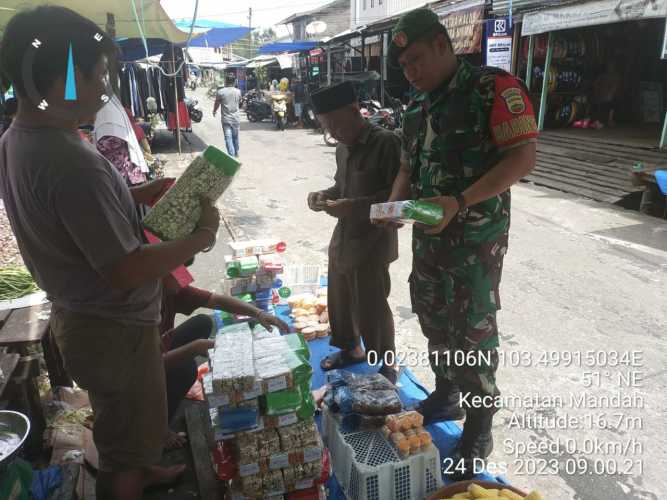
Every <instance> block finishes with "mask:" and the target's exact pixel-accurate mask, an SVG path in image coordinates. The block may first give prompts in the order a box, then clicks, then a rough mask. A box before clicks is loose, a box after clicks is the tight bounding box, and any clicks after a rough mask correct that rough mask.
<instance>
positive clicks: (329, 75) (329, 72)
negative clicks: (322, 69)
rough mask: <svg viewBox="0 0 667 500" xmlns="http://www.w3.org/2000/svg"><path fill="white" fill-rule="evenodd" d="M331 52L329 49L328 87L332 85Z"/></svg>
mask: <svg viewBox="0 0 667 500" xmlns="http://www.w3.org/2000/svg"><path fill="white" fill-rule="evenodd" d="M331 76H332V75H331V50H330V49H327V85H331V80H332V78H331Z"/></svg>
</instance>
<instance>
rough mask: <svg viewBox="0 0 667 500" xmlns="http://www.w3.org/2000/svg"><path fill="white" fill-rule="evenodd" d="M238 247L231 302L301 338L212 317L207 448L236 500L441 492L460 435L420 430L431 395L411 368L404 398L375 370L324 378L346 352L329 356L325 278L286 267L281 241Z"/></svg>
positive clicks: (451, 427)
mask: <svg viewBox="0 0 667 500" xmlns="http://www.w3.org/2000/svg"><path fill="white" fill-rule="evenodd" d="M230 247H231V254H230V255H229V256H228V257H227V258H226V269H227V276H228V277H227V278H226V279H224V280H223V284H222V290H223V292H224V293H228V294H232V295H234V296H236V297H237V298H240V299H241V300H245V301H248V302H253V303H254V304H255V305H256V306H258V307H260V308H262V309H264V310H266V311H269V312H272V313H274V314H276V315H278V316H279V317H280V318H281V319H283V320H284V321H285V322H287V323H288V324H289V325H290V328H291V331H292V332H293V333H290V334H288V335H283V336H280V334H279V333H278V332H277V331H270V332H269V331H266V330H264V329H263V328H262V327H259V326H258V327H255V328H252V325H249V324H248V323H247V322H246V321H247V318H242V317H234V316H231V315H229V314H225V313H216V314H215V316H214V317H215V319H216V323H217V327H218V333H217V335H216V345H215V348H214V349H213V350H212V351H211V352H210V365H209V368H208V369H209V373H208V374H206V375H205V376H204V379H203V380H204V388H205V393H206V398H207V403H208V405H209V407H210V417H211V418H210V425H211V428H212V432H211V435H212V440H213V441H212V443H210V445H209V446H211V447H212V453H211V455H212V461H213V464H214V467H215V470H216V473H217V476H218V479H219V480H220V481H222V482H223V483H224V485H225V486H226V487H227V488H228V490H227V491H228V492H231V493H230V494H231V497H232V498H238V499H242V498H257V497H263V496H266V495H270V494H285V495H287V498H318V496H317V494H318V493H317V492H318V486H321V485H325V486H326V488H327V490H328V498H340V499H342V498H353V499H360V500H361V499H373V498H378V499H380V498H381V499H384V498H424V497H426V496H428V495H430V494H432V493H433V492H435V491H436V490H438V488H440V487H441V486H442V485H443V477H442V476H441V463H442V459H444V458H445V457H448V456H451V455H452V454H453V452H454V449H455V447H456V445H457V442H458V439H459V437H460V434H461V430H460V427H459V426H458V425H457V424H456V423H455V422H442V423H438V424H433V425H429V426H427V427H426V428H423V427H422V423H421V416H420V415H419V414H417V413H416V412H410V411H409V408H413V407H414V406H415V404H416V403H417V402H418V401H420V400H422V399H424V398H425V397H426V396H427V395H428V391H427V390H426V389H425V388H424V387H423V386H422V385H421V383H420V382H419V381H418V380H417V379H416V377H415V376H414V374H413V373H412V372H411V371H410V370H409V369H407V368H406V369H404V370H403V371H402V373H401V376H400V378H399V381H398V384H397V385H396V386H393V385H392V384H390V383H389V382H388V381H387V380H386V379H385V378H384V377H382V376H380V375H379V374H377V371H378V366H370V365H369V364H367V363H360V364H357V365H354V366H352V367H350V368H347V369H345V370H334V371H331V372H324V371H323V370H322V369H321V368H320V361H321V360H322V359H323V358H324V357H325V356H327V355H329V354H331V353H332V352H334V351H336V350H337V349H335V348H332V347H330V346H329V339H328V335H329V330H330V329H329V324H328V313H327V309H326V303H327V301H326V292H327V286H326V285H327V280H326V277H325V276H322V275H321V272H320V271H321V270H320V268H319V267H318V266H314V265H285V264H284V263H283V262H284V261H287V260H288V258H289V251H288V246H287V245H285V243H284V242H282V241H281V240H280V239H266V240H261V241H237V242H233V243H232V244H231V245H230ZM324 386H327V387H328V392H327V394H326V396H324V405H323V406H322V407H318V403H319V401H318V399H319V397H320V396H321V394H320V393H319V392H318V391H319V390H321V389H322V387H324ZM311 391H313V392H311ZM313 423H314V424H315V425H316V426H317V430H318V434H319V435H318V436H315V434H314V427H313ZM281 474H282V475H281ZM479 479H486V480H492V481H493V480H497V478H493V477H491V476H490V475H488V474H483V475H480V476H479ZM501 481H502V480H501Z"/></svg>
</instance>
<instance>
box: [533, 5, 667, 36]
mask: <svg viewBox="0 0 667 500" xmlns="http://www.w3.org/2000/svg"><path fill="white" fill-rule="evenodd" d="M665 16H667V0H597V1H594V2H586V3H578V4H576V5H572V6H566V7H556V8H553V9H547V10H541V11H537V12H531V13H528V14H526V15H525V16H523V24H522V26H523V27H522V29H521V36H528V35H537V34H539V33H547V32H549V31H556V30H563V29H570V28H578V27H581V26H596V25H600V24H611V23H619V22H623V21H636V20H638V19H648V18H656V17H658V18H659V17H663V18H664V17H665Z"/></svg>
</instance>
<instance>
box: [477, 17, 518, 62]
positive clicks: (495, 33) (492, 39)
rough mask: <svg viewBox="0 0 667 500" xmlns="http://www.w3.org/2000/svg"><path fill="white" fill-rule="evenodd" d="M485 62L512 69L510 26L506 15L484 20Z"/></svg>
mask: <svg viewBox="0 0 667 500" xmlns="http://www.w3.org/2000/svg"><path fill="white" fill-rule="evenodd" d="M485 34H486V43H485V44H484V45H485V47H486V53H485V64H486V65H487V66H495V67H496V68H501V69H504V70H505V71H508V72H509V71H512V27H511V26H510V22H509V19H508V18H506V17H503V18H499V19H491V20H489V21H486V29H485Z"/></svg>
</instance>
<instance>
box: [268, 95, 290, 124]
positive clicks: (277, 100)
mask: <svg viewBox="0 0 667 500" xmlns="http://www.w3.org/2000/svg"><path fill="white" fill-rule="evenodd" d="M271 100H272V102H273V106H272V109H273V114H274V116H275V119H276V128H277V129H278V130H285V125H286V124H287V96H286V95H285V94H274V95H272V96H271Z"/></svg>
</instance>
